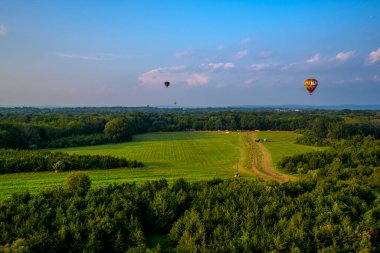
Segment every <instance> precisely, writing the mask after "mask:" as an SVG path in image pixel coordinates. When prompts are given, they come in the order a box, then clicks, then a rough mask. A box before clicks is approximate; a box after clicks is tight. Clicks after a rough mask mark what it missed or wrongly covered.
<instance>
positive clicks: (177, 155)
mask: <svg viewBox="0 0 380 253" xmlns="http://www.w3.org/2000/svg"><path fill="white" fill-rule="evenodd" d="M247 134H251V133H250V132H229V133H225V132H223V131H220V132H171V133H165V132H162V133H149V134H142V135H135V136H134V138H133V141H132V142H124V143H119V144H107V145H97V146H85V147H76V148H66V149H55V150H53V151H61V152H68V153H70V154H73V153H76V154H91V155H95V154H97V155H112V156H116V157H126V158H128V159H132V160H138V161H141V162H143V163H144V165H145V167H143V168H136V169H128V168H118V169H110V170H100V169H98V170H89V171H86V173H88V174H89V175H90V177H91V180H92V185H93V187H97V186H106V185H109V184H112V183H122V182H136V183H141V182H144V181H147V180H157V179H161V178H166V179H167V180H168V181H169V182H172V181H173V180H175V179H177V178H184V179H186V180H188V181H196V180H206V179H212V178H232V177H233V176H234V173H235V171H236V166H237V164H239V171H240V174H241V175H242V176H243V177H255V175H254V173H253V172H252V170H251V165H250V164H249V161H248V160H247V159H248V157H249V154H247V152H250V150H249V149H247V148H246V146H244V145H243V138H242V137H243V136H244V135H247ZM257 134H258V136H259V137H260V138H267V139H268V140H270V142H267V143H265V146H266V147H267V148H268V150H269V151H270V152H271V155H272V157H273V162H274V163H276V162H277V161H278V160H279V159H281V158H282V157H284V156H288V155H293V154H296V153H302V152H308V151H312V150H315V149H318V148H314V147H308V146H303V145H297V144H293V143H292V142H293V141H294V140H295V138H296V137H297V136H299V135H297V134H295V133H292V132H259V133H257ZM67 174H68V172H61V173H54V172H31V173H14V174H4V175H0V190H1V195H0V198H1V199H4V198H6V197H8V196H10V195H11V194H12V193H15V192H23V191H26V190H29V191H30V192H33V193H34V192H38V191H40V190H41V189H42V188H43V187H45V186H48V185H62V184H63V182H64V180H65V178H66V177H67Z"/></svg>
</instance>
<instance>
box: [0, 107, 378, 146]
mask: <svg viewBox="0 0 380 253" xmlns="http://www.w3.org/2000/svg"><path fill="white" fill-rule="evenodd" d="M226 129H228V130H288V131H294V130H298V131H300V132H302V133H303V134H304V136H305V138H303V139H301V140H299V142H300V143H304V144H308V145H326V144H327V143H328V140H329V139H344V138H350V137H352V136H355V135H360V136H368V135H371V136H373V137H374V138H375V139H379V138H380V113H379V112H377V111H351V110H344V111H326V110H305V111H299V110H269V109H268V110H244V109H241V110H221V109H220V110H217V109H209V110H207V109H186V110H179V109H173V110H171V109H166V110H165V109H154V108H149V109H146V108H140V110H138V109H135V110H132V109H128V108H125V109H124V108H61V109H33V108H13V109H9V108H8V109H7V108H0V148H17V149H36V148H59V147H74V146H83V145H96V144H102V143H114V142H124V141H129V140H131V138H132V136H133V135H134V134H140V133H147V132H157V131H190V130H226Z"/></svg>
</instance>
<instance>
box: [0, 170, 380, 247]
mask: <svg viewBox="0 0 380 253" xmlns="http://www.w3.org/2000/svg"><path fill="white" fill-rule="evenodd" d="M325 170H326V171H325V173H324V174H318V175H317V176H316V177H314V178H311V177H310V178H308V179H307V180H304V181H302V182H296V183H284V184H278V183H275V182H264V181H253V180H244V179H235V180H227V181H223V180H213V181H208V182H196V183H188V182H186V181H184V180H181V179H179V180H177V181H176V182H175V183H174V184H173V185H172V186H168V183H167V182H166V181H165V180H160V181H153V182H146V183H145V184H143V185H141V186H137V185H135V184H122V185H110V186H109V187H106V188H95V189H93V188H90V186H91V180H90V178H89V177H88V176H87V175H86V174H83V172H77V173H74V174H71V175H69V177H68V179H67V181H66V183H65V185H64V186H62V187H47V188H45V189H44V190H43V191H42V192H41V193H40V194H37V195H33V196H32V195H30V194H29V193H28V192H25V193H24V194H18V195H17V194H15V195H13V196H12V198H10V199H9V200H7V201H6V202H3V203H2V204H1V205H0V244H2V245H3V246H1V248H0V250H3V251H5V252H7V251H8V252H10V250H13V251H14V252H29V251H30V252H126V251H127V252H146V251H147V250H148V249H149V248H151V251H150V252H209V251H210V252H236V251H240V252H268V251H283V252H317V251H323V252H337V251H340V252H354V251H356V252H358V251H367V252H371V251H376V250H378V249H379V247H380V199H378V198H377V199H376V197H375V195H374V194H373V192H372V191H371V184H373V183H374V182H373V180H375V178H374V177H373V176H372V174H373V173H374V171H373V170H369V171H367V172H366V173H356V172H355V170H351V171H350V172H349V174H348V175H346V176H345V177H344V178H340V176H339V175H336V173H335V171H331V170H333V168H325ZM81 173H82V174H81ZM344 173H346V172H344ZM152 236H155V237H159V238H160V239H159V240H158V241H157V240H156V242H155V243H152V240H151V238H152ZM156 243H157V244H156ZM17 250H19V251H17ZM23 250H24V251H23Z"/></svg>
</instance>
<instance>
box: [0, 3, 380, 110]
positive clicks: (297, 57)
mask: <svg viewBox="0 0 380 253" xmlns="http://www.w3.org/2000/svg"><path fill="white" fill-rule="evenodd" d="M379 9H380V1H370V0H367V1H353V0H351V1H348V0H343V1H337V0H335V1H324V0H323V1H322V0H321V1H313V2H310V1H290V0H289V1H265V3H264V2H259V1H226V0H224V1H178V2H174V1H136V2H132V1H126V2H120V3H110V2H106V1H91V2H88V1H51V2H47V1H42V0H35V1H22V0H12V1H11V0H5V1H1V2H0V56H1V57H0V105H8V106H32V107H33V106H45V107H49V106H52V107H72V106H74V107H76V106H80V107H82V106H85V107H91V106H129V107H131V106H145V105H148V104H149V105H152V106H163V105H171V104H172V103H173V102H174V101H176V102H177V105H178V107H183V106H184V107H186V106H191V107H208V106H212V107H226V106H241V105H257V106H266V105H303V106H326V105H327V106H336V105H378V104H379V97H380V33H379V31H380V16H379V14H380V12H379ZM306 78H317V79H318V81H319V86H318V88H317V89H316V91H315V92H314V94H313V95H312V96H309V94H308V92H307V91H306V90H305V88H304V87H303V81H304V80H305V79H306ZM164 81H170V82H171V85H170V87H169V88H165V87H164V85H163V83H164Z"/></svg>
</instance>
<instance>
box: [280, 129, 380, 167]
mask: <svg viewBox="0 0 380 253" xmlns="http://www.w3.org/2000/svg"><path fill="white" fill-rule="evenodd" d="M330 145H331V146H330V148H328V149H327V150H324V151H314V152H308V153H303V154H299V155H294V156H290V157H284V158H283V159H282V160H281V161H279V162H278V167H279V168H281V169H283V170H284V171H285V172H287V173H291V174H306V173H308V171H313V170H318V169H320V168H324V167H326V166H330V165H332V164H335V165H337V166H339V167H340V168H357V167H359V166H365V167H380V141H379V140H375V139H374V138H373V137H360V136H355V137H354V138H351V139H348V140H340V141H335V142H331V140H330Z"/></svg>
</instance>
